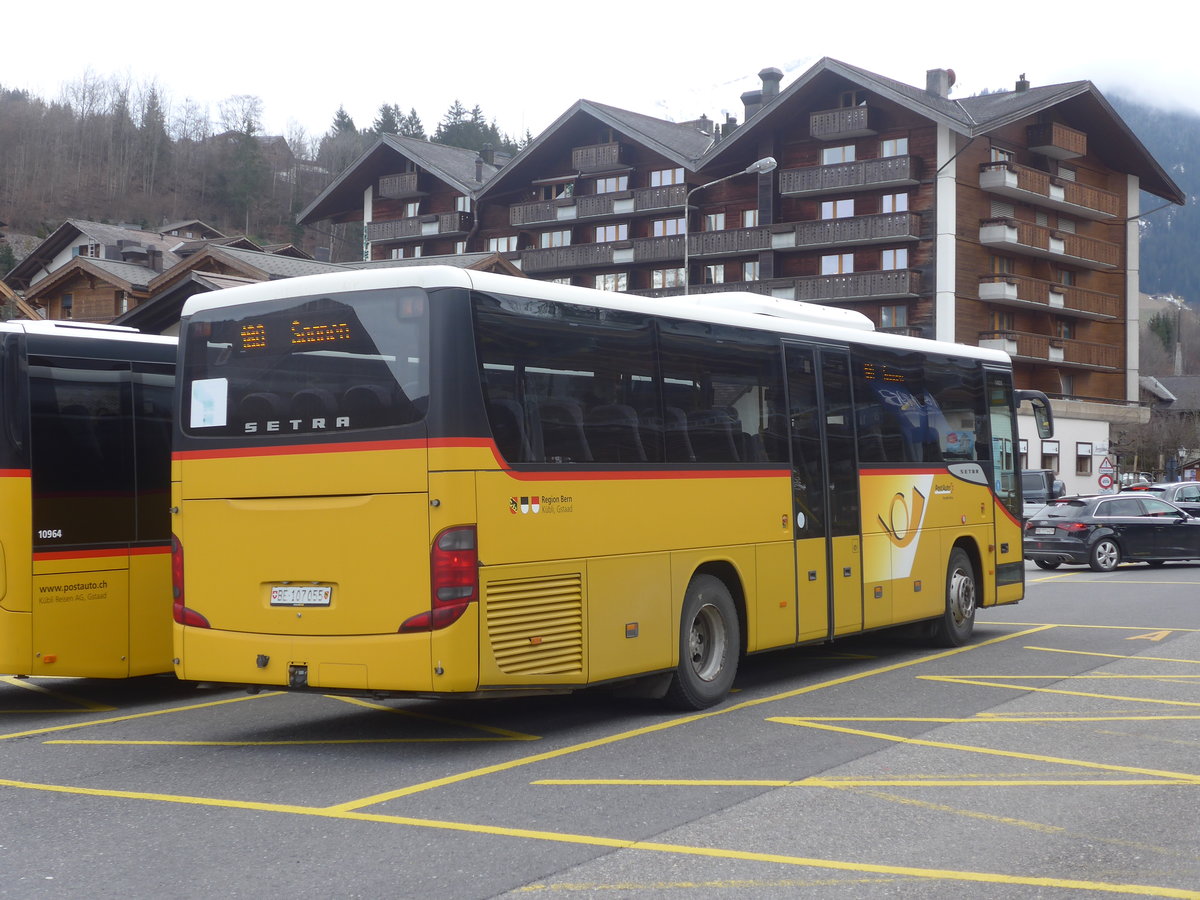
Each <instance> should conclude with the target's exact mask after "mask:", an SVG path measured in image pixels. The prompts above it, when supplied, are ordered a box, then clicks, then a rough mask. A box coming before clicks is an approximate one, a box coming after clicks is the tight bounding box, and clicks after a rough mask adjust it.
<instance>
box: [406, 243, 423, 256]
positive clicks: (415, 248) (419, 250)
mask: <svg viewBox="0 0 1200 900" xmlns="http://www.w3.org/2000/svg"><path fill="white" fill-rule="evenodd" d="M423 252H424V250H423V248H422V247H421V245H420V244H414V245H413V248H412V253H410V254H409V259H416V258H417V257H418V256H421V255H422V253H423Z"/></svg>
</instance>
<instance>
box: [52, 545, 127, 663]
mask: <svg viewBox="0 0 1200 900" xmlns="http://www.w3.org/2000/svg"><path fill="white" fill-rule="evenodd" d="M64 562H67V561H64ZM70 562H73V563H76V565H68V566H65V567H64V568H66V569H67V571H63V572H59V573H56V574H52V575H35V576H34V578H33V595H34V605H35V609H34V612H33V654H34V657H35V662H34V669H33V671H32V672H31V673H30V674H32V675H69V676H72V677H84V678H126V677H128V676H129V572H128V570H126V569H123V568H116V567H113V568H107V569H94V570H91V571H88V570H85V569H82V568H80V567H79V566H78V562H80V561H78V560H72V561H70ZM39 565H42V563H39Z"/></svg>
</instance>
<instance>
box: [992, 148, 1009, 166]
mask: <svg viewBox="0 0 1200 900" xmlns="http://www.w3.org/2000/svg"><path fill="white" fill-rule="evenodd" d="M989 159H990V160H991V162H994V163H1009V162H1012V161H1013V152H1012V151H1011V150H1005V149H1004V148H1003V147H992V148H991V150H990V152H989Z"/></svg>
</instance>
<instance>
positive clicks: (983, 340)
mask: <svg viewBox="0 0 1200 900" xmlns="http://www.w3.org/2000/svg"><path fill="white" fill-rule="evenodd" d="M979 346H980V347H987V348H990V349H992V350H1003V351H1004V352H1005V353H1007V354H1008V355H1009V356H1011V357H1012V358H1013V359H1015V360H1019V361H1022V362H1037V363H1052V364H1054V365H1056V366H1066V367H1070V368H1080V369H1105V370H1109V371H1119V370H1120V368H1121V358H1122V352H1123V351H1122V348H1121V347H1118V346H1114V345H1112V344H1093V343H1090V342H1088V341H1076V340H1071V339H1069V338H1056V337H1048V336H1047V335H1044V334H1031V333H1029V332H1027V331H983V332H980V334H979Z"/></svg>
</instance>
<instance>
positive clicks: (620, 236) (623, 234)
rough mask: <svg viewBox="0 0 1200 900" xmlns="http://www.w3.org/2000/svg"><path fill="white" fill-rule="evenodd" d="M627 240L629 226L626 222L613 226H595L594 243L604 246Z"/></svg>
mask: <svg viewBox="0 0 1200 900" xmlns="http://www.w3.org/2000/svg"><path fill="white" fill-rule="evenodd" d="M627 240H629V225H628V223H626V222H620V223H616V224H613V225H597V226H596V243H597V244H605V243H608V242H609V241H627Z"/></svg>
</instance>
